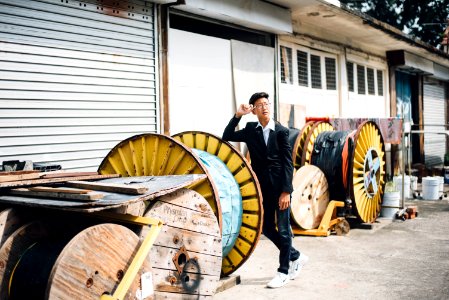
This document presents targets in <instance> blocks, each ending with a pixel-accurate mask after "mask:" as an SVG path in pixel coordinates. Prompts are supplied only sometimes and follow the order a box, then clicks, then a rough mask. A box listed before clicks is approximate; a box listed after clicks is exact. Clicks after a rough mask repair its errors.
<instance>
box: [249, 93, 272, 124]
mask: <svg viewBox="0 0 449 300" xmlns="http://www.w3.org/2000/svg"><path fill="white" fill-rule="evenodd" d="M270 106H271V103H270V102H269V101H268V99H267V98H259V99H257V100H256V102H254V109H253V114H255V115H256V116H257V118H258V119H259V122H261V121H269V120H270V109H271V107H270Z"/></svg>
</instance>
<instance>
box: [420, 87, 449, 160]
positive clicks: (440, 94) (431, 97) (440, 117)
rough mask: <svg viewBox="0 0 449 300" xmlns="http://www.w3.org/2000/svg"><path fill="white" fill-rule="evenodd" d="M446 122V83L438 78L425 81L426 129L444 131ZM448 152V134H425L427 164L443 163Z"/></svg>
mask: <svg viewBox="0 0 449 300" xmlns="http://www.w3.org/2000/svg"><path fill="white" fill-rule="evenodd" d="M444 124H446V105H445V93H444V85H443V84H441V82H439V81H436V80H430V79H427V80H426V81H424V130H425V131H431V132H440V133H443V132H444V130H445V126H444ZM445 152H446V135H444V134H425V135H424V158H425V163H426V165H429V166H434V165H438V164H442V163H443V160H444V154H445Z"/></svg>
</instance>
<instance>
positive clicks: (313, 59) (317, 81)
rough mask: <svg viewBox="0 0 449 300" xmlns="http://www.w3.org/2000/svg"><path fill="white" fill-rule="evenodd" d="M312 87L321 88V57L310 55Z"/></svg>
mask: <svg viewBox="0 0 449 300" xmlns="http://www.w3.org/2000/svg"><path fill="white" fill-rule="evenodd" d="M310 66H311V74H310V75H311V79H312V88H314V89H321V57H320V56H318V55H310Z"/></svg>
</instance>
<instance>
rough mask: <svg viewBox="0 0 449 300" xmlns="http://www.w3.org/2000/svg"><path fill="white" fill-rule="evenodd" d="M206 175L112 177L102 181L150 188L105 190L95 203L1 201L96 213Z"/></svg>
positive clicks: (14, 198) (149, 197)
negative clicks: (127, 191) (131, 191)
mask: <svg viewBox="0 0 449 300" xmlns="http://www.w3.org/2000/svg"><path fill="white" fill-rule="evenodd" d="M204 178H206V175H203V174H191V175H170V176H142V177H122V178H111V179H106V180H103V181H101V182H111V183H120V184H125V183H127V184H131V183H133V182H134V183H137V184H139V185H144V186H145V187H147V188H148V192H147V193H146V194H144V195H137V196H136V195H125V194H117V193H108V192H103V193H104V198H103V199H100V200H98V201H95V202H86V201H58V200H50V199H44V198H30V197H20V196H14V195H2V196H0V204H1V203H6V204H16V205H22V206H28V207H42V208H53V209H60V210H71V211H82V212H95V211H101V210H105V209H111V208H117V207H121V206H126V205H130V204H132V203H136V202H141V201H147V200H152V199H154V198H156V197H159V196H162V195H166V194H169V193H171V192H174V191H176V190H178V189H180V188H183V187H186V186H189V185H191V184H192V183H195V182H198V181H201V180H204Z"/></svg>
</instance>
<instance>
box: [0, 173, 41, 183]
mask: <svg viewBox="0 0 449 300" xmlns="http://www.w3.org/2000/svg"><path fill="white" fill-rule="evenodd" d="M7 173H14V172H7ZM40 176H41V173H25V174H10V175H4V174H1V175H0V182H11V181H20V180H29V179H38V178H40Z"/></svg>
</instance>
